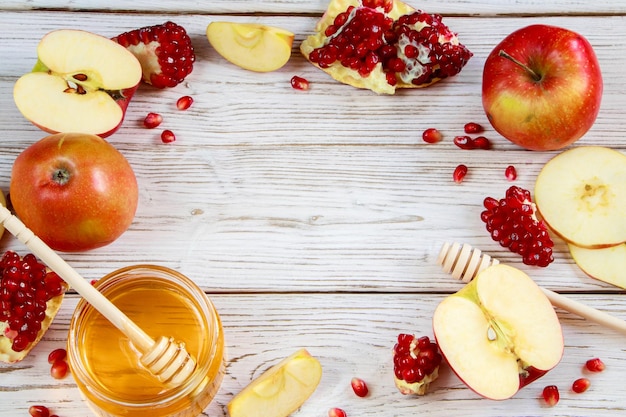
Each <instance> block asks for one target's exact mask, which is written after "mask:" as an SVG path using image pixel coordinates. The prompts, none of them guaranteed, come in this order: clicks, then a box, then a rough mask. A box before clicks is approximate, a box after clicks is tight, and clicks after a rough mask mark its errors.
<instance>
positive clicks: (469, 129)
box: [463, 122, 483, 133]
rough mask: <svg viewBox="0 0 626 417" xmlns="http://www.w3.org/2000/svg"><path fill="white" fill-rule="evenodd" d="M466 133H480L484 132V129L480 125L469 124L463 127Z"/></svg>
mask: <svg viewBox="0 0 626 417" xmlns="http://www.w3.org/2000/svg"><path fill="white" fill-rule="evenodd" d="M463 130H464V131H465V133H480V132H482V131H483V127H482V126H481V125H479V124H478V123H474V122H469V123H466V124H465V126H463Z"/></svg>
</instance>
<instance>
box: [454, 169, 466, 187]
mask: <svg viewBox="0 0 626 417" xmlns="http://www.w3.org/2000/svg"><path fill="white" fill-rule="evenodd" d="M466 175H467V166H466V165H463V164H460V165H458V166H457V167H456V168H454V172H453V173H452V179H453V180H454V182H456V183H457V184H458V183H460V182H463V179H464V178H465V176H466Z"/></svg>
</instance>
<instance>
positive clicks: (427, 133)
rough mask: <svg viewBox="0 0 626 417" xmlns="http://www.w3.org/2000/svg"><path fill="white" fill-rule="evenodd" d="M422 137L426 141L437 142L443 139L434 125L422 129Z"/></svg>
mask: <svg viewBox="0 0 626 417" xmlns="http://www.w3.org/2000/svg"><path fill="white" fill-rule="evenodd" d="M422 139H423V140H424V142H426V143H437V142H439V141H440V140H441V139H443V136H442V135H441V132H440V131H438V130H437V129H435V128H434V127H431V128H428V129H426V130H424V132H423V133H422Z"/></svg>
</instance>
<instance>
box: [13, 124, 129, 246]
mask: <svg viewBox="0 0 626 417" xmlns="http://www.w3.org/2000/svg"><path fill="white" fill-rule="evenodd" d="M63 177H65V181H64V178H63ZM138 195H139V193H138V187H137V179H136V177H135V174H134V172H133V170H132V167H131V166H130V164H129V163H128V161H127V160H126V158H125V157H124V156H123V155H122V154H121V153H120V152H119V151H118V150H117V149H116V148H115V147H113V146H112V145H111V144H109V143H108V142H107V141H105V140H104V139H102V138H101V137H99V136H96V135H90V134H83V133H57V134H54V135H50V136H46V137H45V138H43V139H41V140H40V141H38V142H36V143H34V144H32V145H30V146H29V147H28V148H26V149H25V150H24V151H23V152H22V153H21V154H20V155H18V157H17V158H16V159H15V162H14V164H13V169H12V172H11V183H10V188H9V196H10V201H11V204H12V206H13V209H14V210H15V213H16V215H17V216H18V217H19V218H20V219H21V220H22V222H24V224H25V225H26V226H27V227H28V228H29V229H31V230H32V231H33V233H35V235H37V236H39V238H40V239H41V240H43V241H44V242H45V243H46V244H48V246H50V247H51V248H52V249H54V250H58V251H63V252H78V251H86V250H90V249H95V248H98V247H101V246H105V245H108V244H110V243H111V242H113V241H114V240H116V239H117V238H118V237H119V236H120V235H122V233H124V232H125V231H126V230H127V229H128V227H129V226H130V225H131V223H132V221H133V219H134V217H135V212H136V209H137V204H138Z"/></svg>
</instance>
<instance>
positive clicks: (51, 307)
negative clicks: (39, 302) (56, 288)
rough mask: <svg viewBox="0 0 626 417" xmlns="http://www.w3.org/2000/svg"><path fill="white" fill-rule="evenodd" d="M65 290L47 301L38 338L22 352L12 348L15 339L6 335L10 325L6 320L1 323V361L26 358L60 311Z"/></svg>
mask: <svg viewBox="0 0 626 417" xmlns="http://www.w3.org/2000/svg"><path fill="white" fill-rule="evenodd" d="M64 296H65V291H63V292H62V293H61V294H59V295H57V296H55V297H52V298H51V299H49V300H48V301H47V302H46V318H45V319H43V321H42V322H41V329H40V330H39V333H37V338H36V339H35V340H34V341H33V342H31V343H30V345H28V347H27V348H26V349H24V350H22V351H21V352H15V351H14V350H13V349H11V344H12V343H13V341H12V340H11V339H10V338H8V337H7V336H6V335H5V331H6V330H7V327H8V325H7V324H6V323H5V322H1V323H0V362H4V363H16V362H19V361H21V360H22V359H24V358H25V357H26V356H27V355H28V354H29V353H30V351H31V350H33V348H34V347H35V346H36V345H37V343H39V341H40V340H41V339H42V338H43V336H44V334H45V333H46V331H47V330H48V328H49V327H50V325H51V324H52V320H54V317H55V316H56V315H57V313H58V312H59V309H60V308H61V305H62V303H63V298H64Z"/></svg>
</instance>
